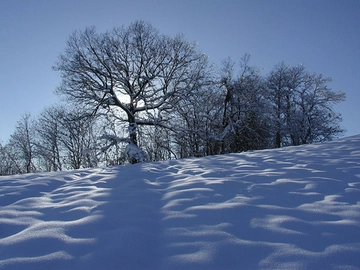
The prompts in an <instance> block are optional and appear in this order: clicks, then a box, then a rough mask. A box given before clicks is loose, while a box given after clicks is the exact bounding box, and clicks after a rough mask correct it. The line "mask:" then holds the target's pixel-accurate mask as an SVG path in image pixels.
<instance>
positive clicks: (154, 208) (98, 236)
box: [0, 135, 360, 270]
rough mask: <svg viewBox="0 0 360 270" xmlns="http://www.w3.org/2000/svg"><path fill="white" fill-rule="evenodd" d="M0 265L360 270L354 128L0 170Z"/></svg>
mask: <svg viewBox="0 0 360 270" xmlns="http://www.w3.org/2000/svg"><path fill="white" fill-rule="evenodd" d="M0 269H186V270H190V269H360V135H358V136H354V137H349V138H345V139H341V140H338V141H334V142H328V143H323V144H316V145H306V146H299V147H288V148H283V149H278V150H265V151H254V152H248V153H243V154H231V155H222V156H213V157H207V158H200V159H184V160H174V161H167V162H156V163H143V164H136V165H132V166H119V167H111V168H103V169H89V170H77V171H71V172H61V173H42V174H29V175H22V176H11V177H0Z"/></svg>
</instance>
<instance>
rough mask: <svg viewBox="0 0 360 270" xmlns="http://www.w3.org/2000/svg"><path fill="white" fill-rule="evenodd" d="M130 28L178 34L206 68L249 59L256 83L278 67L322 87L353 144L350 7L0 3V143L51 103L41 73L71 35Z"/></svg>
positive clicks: (354, 11)
mask: <svg viewBox="0 0 360 270" xmlns="http://www.w3.org/2000/svg"><path fill="white" fill-rule="evenodd" d="M136 20H145V21H148V22H150V23H152V24H153V25H154V26H155V28H157V29H158V30H159V31H160V32H161V33H164V34H168V35H174V34H177V33H184V34H185V37H186V38H187V39H188V40H193V41H197V43H198V46H199V49H200V50H201V51H203V52H204V53H206V54H207V55H208V56H209V58H210V60H211V61H213V62H215V63H220V61H221V60H223V59H225V58H226V57H228V56H230V57H231V58H232V59H233V60H236V61H237V60H239V59H240V57H241V56H243V55H244V54H245V53H249V54H251V55H252V58H251V59H252V64H254V65H257V66H260V67H263V68H264V70H263V72H264V74H267V73H268V72H269V71H270V70H271V69H272V68H273V67H274V66H275V65H276V64H277V63H279V62H281V61H284V62H285V63H287V64H290V65H297V64H300V63H301V64H303V65H305V66H306V67H307V68H308V69H309V70H310V71H313V72H316V73H322V74H323V75H324V76H325V77H332V78H333V82H332V83H331V84H330V87H331V88H332V89H334V90H342V91H344V92H345V93H346V95H347V100H346V102H344V103H342V104H341V105H338V106H336V107H335V109H336V111H337V112H339V113H341V114H342V116H343V119H344V121H343V123H342V126H343V127H344V128H345V129H346V130H347V133H346V134H345V135H346V136H350V135H355V134H360V30H359V29H360V1H359V0H272V1H268V0H151V1H150V0H26V1H25V0H0V92H1V96H0V142H3V143H4V142H6V141H7V139H8V137H9V135H10V134H11V133H12V132H13V131H14V127H15V125H16V121H18V120H19V119H20V118H21V116H22V115H23V114H25V113H31V114H32V115H33V116H36V115H37V114H38V113H39V112H40V111H41V110H42V109H43V108H44V107H46V106H49V105H51V104H53V103H55V102H58V100H59V97H57V96H56V95H55V94H54V93H53V91H54V89H55V88H56V87H57V86H58V85H59V84H60V77H59V74H57V73H56V72H55V71H52V69H51V67H52V65H53V64H54V63H55V62H56V60H57V57H58V55H59V54H60V53H62V52H63V50H64V48H65V43H66V41H67V39H68V37H69V35H70V34H71V33H72V32H73V31H74V30H76V29H84V28H85V27H87V26H93V25H94V26H96V27H97V28H98V30H99V31H105V30H108V29H111V28H113V27H115V26H121V25H129V24H130V23H132V22H134V21H136Z"/></svg>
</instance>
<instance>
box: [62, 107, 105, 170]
mask: <svg viewBox="0 0 360 270" xmlns="http://www.w3.org/2000/svg"><path fill="white" fill-rule="evenodd" d="M59 120H60V124H61V127H60V141H61V145H62V148H63V151H64V161H65V163H66V164H67V167H68V169H79V168H81V167H85V168H88V167H95V166H96V165H97V163H98V160H97V157H96V154H94V153H95V150H96V149H95V148H96V145H97V141H96V140H97V138H96V136H94V131H93V125H94V119H93V118H92V117H84V114H83V111H82V110H81V109H79V108H72V109H70V110H69V109H67V110H66V111H65V112H64V113H63V114H62V117H61V118H59Z"/></svg>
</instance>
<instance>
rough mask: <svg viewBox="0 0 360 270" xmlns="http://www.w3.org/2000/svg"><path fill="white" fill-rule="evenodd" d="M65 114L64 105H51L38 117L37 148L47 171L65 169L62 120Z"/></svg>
mask: <svg viewBox="0 0 360 270" xmlns="http://www.w3.org/2000/svg"><path fill="white" fill-rule="evenodd" d="M64 115H65V109H64V108H63V107H62V106H51V107H48V108H45V109H44V110H43V111H42V112H41V113H40V115H39V116H38V118H37V124H36V133H37V136H36V139H37V142H36V149H37V153H38V155H39V156H40V157H41V158H42V163H43V166H44V167H45V168H44V170H46V171H61V170H62V169H63V162H64V160H63V158H62V154H63V153H62V144H61V140H62V138H61V136H62V122H61V121H62V119H63V118H64Z"/></svg>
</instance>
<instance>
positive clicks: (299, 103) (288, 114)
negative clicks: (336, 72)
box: [267, 63, 345, 147]
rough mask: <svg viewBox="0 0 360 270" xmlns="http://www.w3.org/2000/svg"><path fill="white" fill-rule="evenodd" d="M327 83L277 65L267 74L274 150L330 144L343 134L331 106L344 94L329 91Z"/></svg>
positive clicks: (301, 69) (298, 68) (302, 70)
mask: <svg viewBox="0 0 360 270" xmlns="http://www.w3.org/2000/svg"><path fill="white" fill-rule="evenodd" d="M329 82H331V78H323V76H322V75H321V74H320V75H318V74H315V73H310V72H308V71H307V70H306V68H305V67H304V66H302V65H300V66H293V67H291V66H288V65H286V64H285V63H280V64H278V65H277V66H275V68H274V69H273V70H272V71H271V72H270V75H269V76H268V78H267V90H268V97H269V100H270V103H271V105H272V109H271V117H272V123H273V124H272V126H273V132H272V134H273V138H274V140H273V141H274V146H275V147H281V146H284V145H300V144H307V143H313V142H319V141H324V140H331V139H332V138H334V137H337V136H338V135H339V134H341V133H342V132H343V130H342V129H341V128H340V126H339V123H340V121H341V117H340V115H339V114H337V113H335V112H334V110H333V104H336V103H339V102H342V101H344V100H345V94H344V93H343V92H341V91H339V92H336V91H333V90H331V89H330V88H329V87H328V85H327V84H328V83H329Z"/></svg>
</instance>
